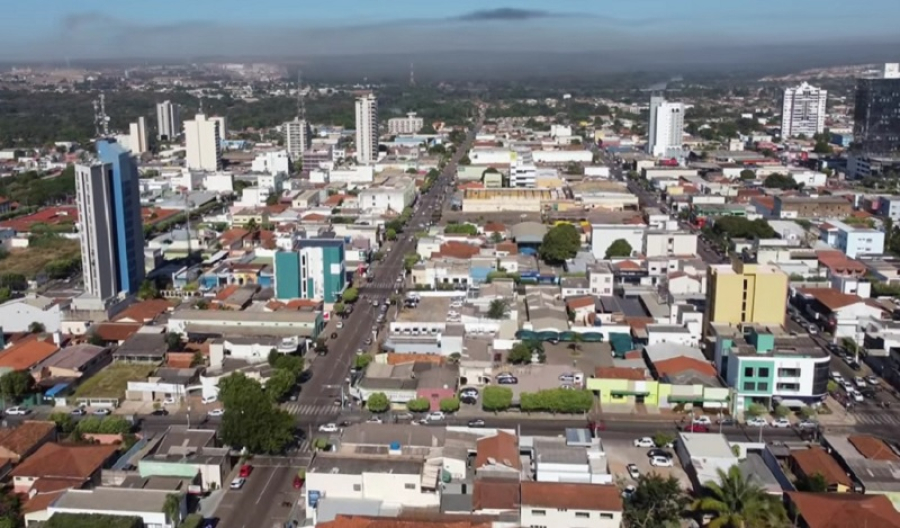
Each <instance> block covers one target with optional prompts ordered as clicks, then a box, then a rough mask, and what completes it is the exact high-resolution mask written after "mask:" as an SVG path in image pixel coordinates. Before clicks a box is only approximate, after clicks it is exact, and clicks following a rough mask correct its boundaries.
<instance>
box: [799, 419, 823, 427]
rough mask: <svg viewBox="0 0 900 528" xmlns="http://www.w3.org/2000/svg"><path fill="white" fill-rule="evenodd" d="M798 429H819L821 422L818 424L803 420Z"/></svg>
mask: <svg viewBox="0 0 900 528" xmlns="http://www.w3.org/2000/svg"><path fill="white" fill-rule="evenodd" d="M797 427H799V428H800V429H818V428H819V422H816V421H814V420H801V421H800V422H799V423H797Z"/></svg>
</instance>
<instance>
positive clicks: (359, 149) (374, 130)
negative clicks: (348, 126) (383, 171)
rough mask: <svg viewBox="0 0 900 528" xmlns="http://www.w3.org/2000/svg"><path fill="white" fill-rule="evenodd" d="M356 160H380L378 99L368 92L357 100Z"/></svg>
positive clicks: (363, 162) (368, 161) (365, 161)
mask: <svg viewBox="0 0 900 528" xmlns="http://www.w3.org/2000/svg"><path fill="white" fill-rule="evenodd" d="M356 161H357V163H362V164H369V163H374V162H376V161H378V99H376V98H375V94H371V93H370V94H367V95H364V96H362V97H360V98H358V99H357V100H356Z"/></svg>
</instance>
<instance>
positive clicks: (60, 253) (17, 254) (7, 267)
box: [0, 238, 81, 279]
mask: <svg viewBox="0 0 900 528" xmlns="http://www.w3.org/2000/svg"><path fill="white" fill-rule="evenodd" d="M80 253H81V246H80V244H79V242H78V241H77V240H67V239H65V238H60V239H59V240H56V241H55V242H54V243H53V245H52V246H50V247H47V246H43V245H42V246H40V247H33V248H24V249H13V250H11V251H10V252H9V255H8V256H7V257H6V258H5V259H3V260H2V261H0V269H2V270H3V272H4V273H21V274H22V275H25V277H27V278H29V279H33V278H34V277H35V275H37V274H38V272H40V271H41V270H43V269H44V268H45V267H46V266H47V264H49V263H50V262H52V261H54V260H61V259H62V260H64V259H70V258H78V255H79V254H80Z"/></svg>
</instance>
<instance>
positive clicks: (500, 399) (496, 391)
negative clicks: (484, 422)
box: [481, 385, 513, 412]
mask: <svg viewBox="0 0 900 528" xmlns="http://www.w3.org/2000/svg"><path fill="white" fill-rule="evenodd" d="M512 398H513V392H512V389H510V388H509V387H497V386H495V385H490V386H488V387H485V388H484V391H483V392H482V393H481V407H482V408H483V409H484V410H485V411H495V412H496V411H505V410H506V409H509V406H510V405H512Z"/></svg>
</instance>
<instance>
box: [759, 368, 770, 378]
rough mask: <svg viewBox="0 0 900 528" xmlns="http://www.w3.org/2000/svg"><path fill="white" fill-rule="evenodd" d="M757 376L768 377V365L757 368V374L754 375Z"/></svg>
mask: <svg viewBox="0 0 900 528" xmlns="http://www.w3.org/2000/svg"><path fill="white" fill-rule="evenodd" d="M756 377H758V378H768V377H769V367H762V368H760V369H759V374H757V375H756Z"/></svg>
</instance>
